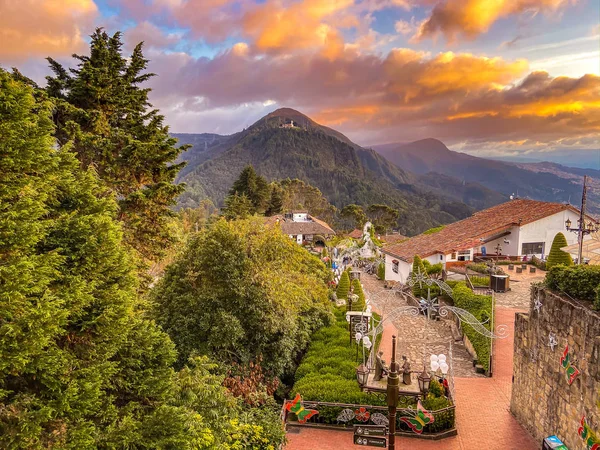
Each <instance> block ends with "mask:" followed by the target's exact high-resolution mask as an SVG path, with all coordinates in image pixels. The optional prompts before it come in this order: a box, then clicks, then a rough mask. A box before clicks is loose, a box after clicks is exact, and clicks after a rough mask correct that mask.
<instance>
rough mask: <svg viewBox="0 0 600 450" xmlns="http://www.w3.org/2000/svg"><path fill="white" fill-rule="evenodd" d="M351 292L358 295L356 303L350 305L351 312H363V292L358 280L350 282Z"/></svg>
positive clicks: (364, 306)
mask: <svg viewBox="0 0 600 450" xmlns="http://www.w3.org/2000/svg"><path fill="white" fill-rule="evenodd" d="M352 292H353V293H354V294H355V295H358V299H357V300H356V302H354V303H352V305H351V307H352V311H364V309H365V308H366V306H367V305H366V304H365V293H364V292H363V289H362V286H361V284H360V280H358V279H354V280H352Z"/></svg>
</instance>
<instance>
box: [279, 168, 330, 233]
mask: <svg viewBox="0 0 600 450" xmlns="http://www.w3.org/2000/svg"><path fill="white" fill-rule="evenodd" d="M279 186H281V188H282V189H283V192H284V194H283V211H292V210H306V211H308V213H309V214H310V215H313V216H315V217H318V218H319V219H322V220H324V221H326V222H328V223H332V222H333V219H334V217H335V212H336V209H335V207H334V206H333V205H331V204H330V203H329V201H328V200H327V199H326V198H325V197H324V196H323V193H322V192H321V191H320V190H319V189H318V188H316V187H314V186H312V185H310V184H309V183H306V182H304V181H302V180H299V179H297V178H295V179H293V180H290V179H289V178H287V179H285V180H281V181H280V182H279Z"/></svg>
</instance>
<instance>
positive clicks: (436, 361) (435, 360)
mask: <svg viewBox="0 0 600 450" xmlns="http://www.w3.org/2000/svg"><path fill="white" fill-rule="evenodd" d="M429 360H430V361H431V363H430V364H431V371H432V372H433V373H436V372H437V371H438V370H439V371H440V372H442V376H443V377H444V378H445V377H446V375H447V374H448V370H449V369H450V366H449V365H448V364H447V363H446V355H444V354H443V353H442V354H439V355H431V357H430V358H429Z"/></svg>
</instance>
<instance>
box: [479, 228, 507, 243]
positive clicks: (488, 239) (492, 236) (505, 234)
mask: <svg viewBox="0 0 600 450" xmlns="http://www.w3.org/2000/svg"><path fill="white" fill-rule="evenodd" d="M509 234H510V230H506V231H502V232H500V233H496V234H492V235H491V236H488V237H486V238H485V239H483V241H481V242H482V243H483V244H487V243H488V242H491V241H495V240H496V239H499V238H501V237H504V236H508V235H509Z"/></svg>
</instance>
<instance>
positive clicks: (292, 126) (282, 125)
mask: <svg viewBox="0 0 600 450" xmlns="http://www.w3.org/2000/svg"><path fill="white" fill-rule="evenodd" d="M294 127H296V125H295V124H294V121H293V120H290V122H289V123H288V122H286V123H282V124H280V125H279V128H294Z"/></svg>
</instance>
